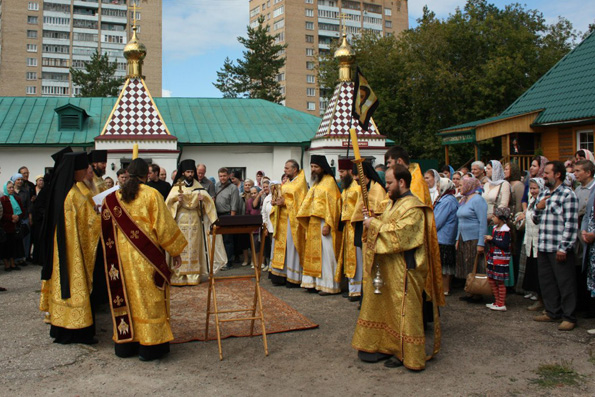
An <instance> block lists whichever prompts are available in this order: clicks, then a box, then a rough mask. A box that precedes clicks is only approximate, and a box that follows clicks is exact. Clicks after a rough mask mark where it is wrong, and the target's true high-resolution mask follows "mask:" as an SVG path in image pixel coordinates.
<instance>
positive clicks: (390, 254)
mask: <svg viewBox="0 0 595 397" xmlns="http://www.w3.org/2000/svg"><path fill="white" fill-rule="evenodd" d="M386 183H387V187H388V192H389V197H390V199H391V202H390V203H389V204H388V206H387V208H386V209H385V211H384V213H383V214H382V216H380V217H376V216H374V214H371V215H370V217H369V218H367V219H365V220H364V221H363V225H364V228H365V229H367V232H366V250H365V256H364V296H365V299H364V300H363V302H362V308H361V311H360V315H359V319H358V321H357V325H356V329H355V334H354V336H353V340H352V345H353V347H354V348H356V349H357V350H358V355H359V358H360V359H361V360H362V361H366V362H378V361H380V360H383V359H388V360H387V361H386V362H385V366H386V367H398V366H401V365H405V367H407V368H409V369H412V370H423V369H424V368H425V362H426V359H427V358H426V352H425V335H424V326H423V305H422V292H424V291H425V292H426V294H427V296H428V299H429V300H431V301H432V302H433V304H434V348H433V354H432V356H433V355H434V354H436V353H438V351H439V350H440V323H439V317H438V308H437V306H442V305H444V295H443V293H442V277H441V270H440V262H439V261H436V260H435V257H434V256H433V255H431V252H432V250H436V251H438V240H437V237H436V232H435V226H434V217H433V216H432V209H431V208H430V207H429V206H427V205H425V204H423V203H422V202H421V201H420V200H419V199H418V198H417V197H415V196H414V195H413V194H412V192H411V190H410V185H411V173H410V172H409V170H408V169H407V167H405V166H402V165H400V164H396V165H392V166H391V167H390V168H389V169H388V170H387V172H386ZM381 284H384V285H383V286H382V285H381ZM432 356H430V357H432Z"/></svg>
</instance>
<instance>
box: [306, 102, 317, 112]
mask: <svg viewBox="0 0 595 397" xmlns="http://www.w3.org/2000/svg"><path fill="white" fill-rule="evenodd" d="M306 109H308V110H316V104H315V103H314V102H306Z"/></svg>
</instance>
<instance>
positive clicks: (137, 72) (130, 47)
mask: <svg viewBox="0 0 595 397" xmlns="http://www.w3.org/2000/svg"><path fill="white" fill-rule="evenodd" d="M146 56H147V47H145V45H144V44H143V43H141V42H140V41H139V40H138V38H137V37H136V26H133V27H132V38H131V39H130V41H129V42H128V44H126V46H125V47H124V58H126V60H127V61H128V77H142V65H143V60H144V59H145V57H146Z"/></svg>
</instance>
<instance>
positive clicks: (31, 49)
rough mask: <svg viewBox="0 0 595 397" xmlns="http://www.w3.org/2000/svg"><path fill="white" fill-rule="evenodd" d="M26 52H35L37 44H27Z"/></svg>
mask: <svg viewBox="0 0 595 397" xmlns="http://www.w3.org/2000/svg"><path fill="white" fill-rule="evenodd" d="M27 52H37V44H27Z"/></svg>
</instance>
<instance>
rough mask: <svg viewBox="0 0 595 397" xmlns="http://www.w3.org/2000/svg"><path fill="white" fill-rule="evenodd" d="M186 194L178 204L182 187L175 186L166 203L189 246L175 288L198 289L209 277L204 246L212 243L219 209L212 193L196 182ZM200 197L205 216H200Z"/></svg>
mask: <svg viewBox="0 0 595 397" xmlns="http://www.w3.org/2000/svg"><path fill="white" fill-rule="evenodd" d="M196 189H201V190H196ZM182 192H183V194H184V198H183V201H182V202H181V203H180V201H179V200H178V194H179V187H178V186H177V185H174V187H173V188H172V189H171V190H170V192H169V195H168V196H167V199H166V200H165V205H166V206H167V208H168V209H169V211H170V212H171V215H172V216H173V217H174V219H175V220H176V223H177V224H178V227H179V228H180V230H181V231H182V234H183V235H184V237H186V240H187V241H188V245H187V246H186V248H184V251H182V254H181V256H182V266H180V267H179V268H178V269H173V270H172V275H171V285H197V284H199V283H200V278H201V276H202V277H207V276H208V273H209V272H208V270H207V259H206V256H205V252H206V251H205V247H204V242H205V241H208V240H209V239H208V238H207V236H206V233H208V232H209V230H210V227H211V224H213V223H214V222H215V221H217V209H216V208H215V203H214V202H213V199H212V198H211V196H209V193H207V191H206V189H204V190H203V187H202V185H201V184H200V183H199V182H198V181H197V180H194V181H193V183H192V185H191V186H186V185H185V184H184V183H182ZM199 193H200V195H201V196H202V197H203V200H202V202H203V206H202V208H203V210H204V214H202V213H201V212H200V211H201V209H200V200H199V199H198V197H199ZM201 218H202V222H203V226H202V227H201ZM203 227H204V229H203ZM203 232H204V233H205V235H203ZM170 262H171V258H170Z"/></svg>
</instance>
